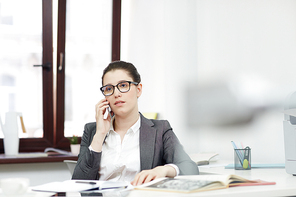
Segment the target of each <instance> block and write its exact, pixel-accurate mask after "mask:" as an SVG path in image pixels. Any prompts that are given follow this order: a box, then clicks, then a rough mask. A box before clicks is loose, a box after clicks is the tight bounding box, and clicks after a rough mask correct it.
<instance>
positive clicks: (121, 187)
mask: <svg viewBox="0 0 296 197" xmlns="http://www.w3.org/2000/svg"><path fill="white" fill-rule="evenodd" d="M125 188H127V185H126V186H119V187H105V188H100V189H99V190H106V189H125Z"/></svg>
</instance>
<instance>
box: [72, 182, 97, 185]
mask: <svg viewBox="0 0 296 197" xmlns="http://www.w3.org/2000/svg"><path fill="white" fill-rule="evenodd" d="M75 183H85V184H90V185H95V184H97V183H96V182H93V181H76V182H75Z"/></svg>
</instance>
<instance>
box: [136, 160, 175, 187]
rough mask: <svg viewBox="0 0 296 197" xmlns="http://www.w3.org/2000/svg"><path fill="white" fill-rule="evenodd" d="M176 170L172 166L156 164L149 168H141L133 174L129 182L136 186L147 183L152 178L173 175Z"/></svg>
mask: <svg viewBox="0 0 296 197" xmlns="http://www.w3.org/2000/svg"><path fill="white" fill-rule="evenodd" d="M175 176H176V170H175V168H173V167H172V166H169V165H166V166H157V167H155V168H153V169H151V170H143V171H142V172H140V173H139V174H137V175H136V176H135V179H134V180H133V181H132V182H131V184H132V185H134V186H137V185H141V184H143V183H148V182H150V181H152V180H154V179H157V178H162V177H175Z"/></svg>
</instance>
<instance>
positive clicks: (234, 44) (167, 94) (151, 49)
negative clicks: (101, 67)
mask: <svg viewBox="0 0 296 197" xmlns="http://www.w3.org/2000/svg"><path fill="white" fill-rule="evenodd" d="M295 35H296V1H293V0H261V1H257V0H243V1H236V0H222V1H218V0H150V1H145V0H129V1H127V0H126V1H123V24H122V58H121V59H122V60H126V61H130V62H132V63H134V64H135V65H136V66H137V67H138V69H139V72H140V74H141V75H142V78H143V80H142V82H143V91H144V92H143V94H142V96H141V98H140V100H139V105H140V110H141V111H142V112H146V111H157V112H159V113H160V118H164V119H168V120H169V121H170V123H171V125H172V126H173V128H174V131H175V133H176V134H177V135H178V137H179V138H180V140H181V142H182V143H183V145H184V147H185V149H186V150H187V152H189V153H191V152H199V151H216V152H218V153H220V158H222V159H232V158H233V150H232V146H231V143H230V141H231V140H233V141H235V142H237V143H240V142H243V144H244V145H249V146H250V147H251V148H252V161H253V162H272V163H283V162H284V145H283V143H284V142H283V129H282V121H283V115H282V114H281V113H280V108H272V109H269V110H265V111H263V112H261V113H258V114H257V115H256V116H255V119H254V121H252V122H251V123H250V124H247V125H242V126H232V127H223V128H221V127H220V128H219V127H211V126H208V127H196V128H191V127H189V126H188V124H187V122H186V115H185V114H186V113H187V111H186V110H185V108H186V107H187V106H186V101H187V98H186V93H187V92H186V87H188V86H190V87H192V86H200V85H203V84H207V83H209V82H211V83H220V82H221V81H222V82H225V83H226V84H230V85H232V86H235V90H238V91H235V92H234V94H236V96H239V97H240V99H241V100H242V101H244V102H246V103H248V104H249V105H252V106H268V105H270V104H274V103H278V104H280V103H281V102H282V101H283V99H284V98H285V97H286V96H287V95H288V93H290V92H291V91H294V90H295V87H294V86H295V85H294V84H296V77H295V71H296V68H295V63H296V56H295V54H296V53H295V52H296V36H295Z"/></svg>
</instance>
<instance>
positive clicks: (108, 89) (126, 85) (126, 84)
mask: <svg viewBox="0 0 296 197" xmlns="http://www.w3.org/2000/svg"><path fill="white" fill-rule="evenodd" d="M131 84H134V85H138V84H139V83H137V82H132V81H123V82H120V83H118V84H117V85H116V86H114V85H105V86H103V87H101V88H100V90H101V91H102V93H103V95H104V96H111V95H112V94H113V93H114V89H115V87H117V89H118V90H119V91H120V92H121V93H124V92H128V91H129V90H130V89H131Z"/></svg>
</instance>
